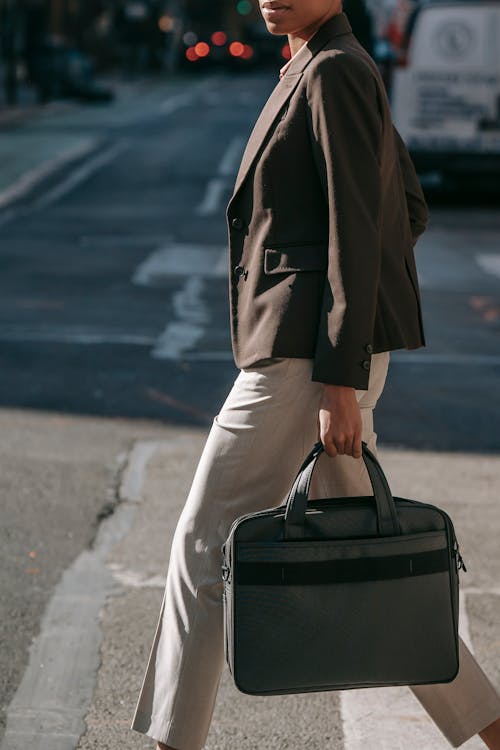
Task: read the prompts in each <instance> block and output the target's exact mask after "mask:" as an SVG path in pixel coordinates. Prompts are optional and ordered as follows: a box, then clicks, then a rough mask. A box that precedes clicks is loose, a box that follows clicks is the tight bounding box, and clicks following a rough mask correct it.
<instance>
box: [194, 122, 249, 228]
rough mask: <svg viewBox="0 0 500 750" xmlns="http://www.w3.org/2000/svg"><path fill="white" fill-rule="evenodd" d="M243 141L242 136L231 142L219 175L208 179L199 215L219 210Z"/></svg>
mask: <svg viewBox="0 0 500 750" xmlns="http://www.w3.org/2000/svg"><path fill="white" fill-rule="evenodd" d="M243 142H244V141H243V138H242V137H241V136H237V137H236V138H233V140H232V141H231V142H230V144H229V146H228V147H227V149H226V151H225V152H224V154H223V156H222V159H221V161H220V163H219V167H218V169H217V177H214V178H212V179H210V180H209V181H208V183H207V187H206V190H205V195H204V197H203V200H202V202H201V203H200V205H199V206H198V207H197V208H196V210H195V212H196V214H197V215H198V216H212V215H213V214H215V213H217V211H218V210H219V208H220V202H221V199H222V196H223V195H224V191H225V190H226V189H229V188H230V184H229V180H228V177H229V176H231V175H233V174H234V173H235V172H236V167H237V164H238V160H239V158H240V157H241V153H242V148H243Z"/></svg>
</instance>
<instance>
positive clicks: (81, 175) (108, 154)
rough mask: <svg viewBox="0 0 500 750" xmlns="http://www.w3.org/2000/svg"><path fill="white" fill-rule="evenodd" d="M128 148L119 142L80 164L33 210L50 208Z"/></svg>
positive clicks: (44, 196)
mask: <svg viewBox="0 0 500 750" xmlns="http://www.w3.org/2000/svg"><path fill="white" fill-rule="evenodd" d="M128 147H129V144H128V142H126V141H119V142H118V143H115V144H113V146H111V147H110V148H109V149H107V150H106V151H104V152H102V153H100V154H97V155H96V156H94V157H93V158H91V159H89V160H88V161H87V162H85V164H82V165H81V166H80V167H78V168H77V169H75V171H74V172H72V173H71V174H70V175H68V177H66V179H64V180H63V181H62V182H60V183H59V185H56V186H55V187H54V188H52V190H49V191H48V192H47V193H45V195H42V197H41V198H39V199H38V200H37V201H36V203H35V209H40V208H46V207H47V206H50V204H51V203H55V201H57V200H59V199H60V198H62V197H63V196H64V195H67V193H70V192H71V191H72V190H74V189H75V188H76V187H78V185H81V184H82V182H85V181H86V180H88V179H89V177H91V176H92V175H93V174H94V173H95V172H98V171H99V169H102V168H103V167H105V166H106V165H108V164H110V163H111V162H112V161H114V159H116V157H117V156H118V155H119V154H121V153H122V152H123V151H124V150H125V149H126V148H128Z"/></svg>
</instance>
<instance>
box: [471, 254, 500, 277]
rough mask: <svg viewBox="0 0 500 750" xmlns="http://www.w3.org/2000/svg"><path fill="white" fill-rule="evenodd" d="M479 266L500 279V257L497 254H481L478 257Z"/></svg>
mask: <svg viewBox="0 0 500 750" xmlns="http://www.w3.org/2000/svg"><path fill="white" fill-rule="evenodd" d="M476 262H477V264H478V266H479V267H480V268H481V269H482V270H483V271H485V272H486V273H489V274H491V275H492V276H498V277H500V255H498V254H496V253H487V254H486V253H481V254H480V255H476Z"/></svg>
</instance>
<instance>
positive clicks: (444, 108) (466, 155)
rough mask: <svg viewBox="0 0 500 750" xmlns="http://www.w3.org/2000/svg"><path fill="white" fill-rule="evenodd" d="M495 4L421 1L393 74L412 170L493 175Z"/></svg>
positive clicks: (498, 59) (497, 83) (497, 171)
mask: <svg viewBox="0 0 500 750" xmlns="http://www.w3.org/2000/svg"><path fill="white" fill-rule="evenodd" d="M499 48H500V0H477V1H476V2H474V1H470V0H428V1H427V2H423V3H422V4H421V5H420V6H419V8H418V10H417V11H416V12H415V14H414V16H413V18H412V19H411V26H410V30H409V36H408V55H407V58H406V60H405V61H404V65H403V66H402V67H399V68H398V69H397V70H396V71H395V72H394V78H393V89H392V108H393V116H394V121H395V124H396V127H397V128H398V130H399V131H400V133H401V135H402V137H403V138H404V140H405V141H406V143H407V145H408V147H409V150H410V153H411V155H412V158H413V160H414V162H415V166H416V168H417V170H418V171H419V172H433V171H435V172H440V173H441V174H443V175H445V176H446V175H449V176H452V177H464V176H467V175H469V176H470V175H473V174H474V175H488V174H489V175H492V176H494V177H498V176H500V54H499Z"/></svg>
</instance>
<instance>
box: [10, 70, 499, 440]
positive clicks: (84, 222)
mask: <svg viewBox="0 0 500 750" xmlns="http://www.w3.org/2000/svg"><path fill="white" fill-rule="evenodd" d="M273 85H274V79H273V77H272V76H271V75H270V74H261V75H254V76H245V77H243V76H241V77H233V78H222V77H221V76H219V77H215V78H212V79H207V81H206V83H205V84H204V85H199V86H198V88H197V89H196V90H194V87H193V86H184V88H180V89H179V90H176V91H174V92H173V93H172V94H171V96H170V98H168V97H166V95H165V92H164V91H163V90H161V88H159V89H158V90H157V91H156V92H153V93H152V94H151V95H150V96H149V97H148V98H147V101H146V103H143V102H139V103H137V104H136V103H135V102H134V101H133V100H132V101H131V102H130V104H129V109H128V111H127V110H124V109H123V108H122V109H121V110H120V111H119V113H118V114H117V113H115V112H114V111H113V108H111V110H110V111H109V114H107V115H106V116H104V117H102V116H101V117H98V118H96V115H95V114H92V113H90V114H89V113H88V111H83V112H79V111H77V112H73V113H69V114H65V115H61V116H60V117H59V118H57V117H54V118H52V119H48V120H46V121H44V122H42V123H41V124H39V125H38V130H37V133H38V136H43V135H44V134H47V133H50V135H54V133H55V134H57V133H58V131H59V132H60V133H61V137H62V136H64V137H67V136H68V134H69V133H72V134H73V135H75V134H82V135H83V134H85V136H87V137H88V136H89V135H95V134H97V135H98V136H99V139H100V142H101V144H102V146H101V148H100V150H99V151H98V152H97V153H96V154H92V155H91V156H90V157H88V158H87V159H86V160H83V162H82V164H81V165H80V166H79V168H78V169H77V168H75V169H73V171H72V172H70V173H69V174H62V175H59V176H58V177H57V179H54V178H52V181H51V182H50V184H47V183H42V186H40V187H39V188H38V190H34V191H32V192H31V194H30V195H29V197H28V198H25V199H24V200H22V201H21V202H20V203H18V206H17V213H16V212H14V214H13V215H10V219H9V220H8V221H7V223H4V224H3V226H2V225H1V222H2V218H1V215H0V247H1V250H0V253H1V256H0V257H1V262H2V269H3V273H2V276H1V279H0V292H1V295H0V315H1V324H0V342H1V353H0V403H1V404H2V405H3V406H5V407H21V408H31V409H42V410H46V409H49V410H57V411H61V410H62V411H64V412H65V413H73V414H89V415H92V414H94V415H106V416H123V417H133V418H138V417H141V418H148V419H154V420H159V421H161V422H168V423H177V424H193V425H196V424H198V425H203V424H208V423H209V422H210V419H211V417H212V415H213V414H214V413H215V411H216V409H217V408H218V406H219V405H220V403H221V401H222V399H223V397H224V395H225V393H226V391H227V388H228V386H229V384H230V383H231V380H232V379H233V378H234V375H235V373H236V368H235V366H234V363H233V361H232V356H231V350H230V339H229V316H228V300H227V296H228V295H227V248H226V242H227V236H226V225H225V215H224V213H225V206H226V204H227V201H228V199H229V197H230V195H231V191H232V186H233V183H234V175H235V172H236V170H237V166H238V163H239V158H240V156H241V152H242V150H243V147H244V143H245V139H246V137H247V136H248V133H249V131H250V129H251V126H252V124H253V122H254V120H255V118H256V116H257V114H258V111H259V109H260V107H261V106H262V104H263V102H264V101H265V98H266V97H267V95H268V93H269V92H270V91H271V89H272V87H273ZM21 140H22V139H21ZM470 199H471V200H470V201H469V205H467V204H465V205H464V203H465V201H464V196H463V195H461V196H460V198H459V206H458V207H457V206H456V205H455V204H454V200H455V199H454V198H453V197H451V198H450V200H448V205H446V204H444V205H443V199H442V197H441V199H440V203H437V204H436V205H435V206H433V209H432V215H431V225H430V228H429V229H428V231H427V233H426V235H425V236H424V237H423V239H422V240H421V241H420V242H419V244H418V245H417V261H418V267H419V271H420V273H421V279H422V287H423V303H424V316H425V324H426V330H427V338H428V347H426V349H425V350H420V351H418V352H414V353H412V354H411V355H408V353H406V352H400V353H397V354H396V355H395V356H394V360H393V361H394V364H393V367H392V368H391V374H390V378H389V382H388V385H387V389H386V392H385V394H384V397H383V399H382V401H381V402H380V407H379V413H378V427H379V432H380V435H381V437H382V439H383V440H384V442H385V443H386V444H389V445H405V446H410V447H418V448H425V449H435V450H444V449H452V450H466V451H494V450H496V449H497V448H498V447H499V445H500V437H499V433H498V429H497V424H498V420H499V418H500V401H499V400H498V399H496V398H495V397H494V393H495V388H494V386H495V383H496V382H498V376H499V368H500V359H499V356H500V355H499V352H498V332H499V321H500V292H499V278H498V277H499V274H500V271H499V255H498V244H497V241H498V233H499V231H500V217H499V215H498V212H497V211H496V209H495V207H494V206H493V205H489V206H487V207H486V208H484V207H481V206H482V205H484V200H479V201H478V198H477V194H473V195H471V196H470Z"/></svg>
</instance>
